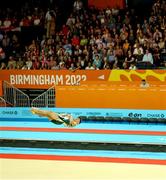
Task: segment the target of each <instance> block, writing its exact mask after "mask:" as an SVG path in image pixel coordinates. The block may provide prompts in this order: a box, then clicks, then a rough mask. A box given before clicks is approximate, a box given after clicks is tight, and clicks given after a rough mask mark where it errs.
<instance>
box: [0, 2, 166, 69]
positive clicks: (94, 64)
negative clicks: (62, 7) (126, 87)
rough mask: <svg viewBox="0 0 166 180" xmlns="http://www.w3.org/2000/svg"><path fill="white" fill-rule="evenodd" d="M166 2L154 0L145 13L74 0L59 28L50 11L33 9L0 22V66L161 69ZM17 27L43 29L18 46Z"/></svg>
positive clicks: (164, 55) (165, 59)
mask: <svg viewBox="0 0 166 180" xmlns="http://www.w3.org/2000/svg"><path fill="white" fill-rule="evenodd" d="M165 9H166V3H165V1H164V0H156V1H155V2H154V4H153V6H152V8H151V12H150V14H149V16H148V17H143V16H141V17H140V16H139V15H137V13H136V12H135V11H134V10H133V9H129V8H127V7H126V8H125V9H123V10H120V9H110V8H106V9H102V10H99V9H96V8H95V7H84V5H83V3H82V2H81V0H76V1H75V2H74V4H73V10H72V12H71V13H70V16H69V17H68V18H67V20H66V23H65V24H64V25H63V26H62V28H61V30H60V31H57V30H56V17H57V16H56V9H55V8H54V9H53V8H52V9H47V10H46V9H45V10H42V9H40V8H38V7H34V8H33V9H32V10H31V11H30V12H29V11H28V10H26V9H24V11H28V13H27V14H26V15H25V14H24V16H22V17H20V18H16V17H15V16H13V18H12V19H11V18H9V17H5V18H2V19H1V20H0V27H1V28H0V29H1V31H0V32H1V33H0V69H52V70H53V69H55V70H63V69H70V70H77V69H92V70H93V69H95V70H99V69H131V70H132V69H133V70H135V69H146V68H150V69H151V68H156V69H158V68H160V69H166V49H165V41H166V29H165V27H166V16H165ZM22 26H41V27H44V28H45V29H46V31H45V33H44V34H43V37H42V39H33V40H32V42H31V43H30V44H26V45H22V43H21V39H20V38H19V36H18V35H17V34H16V33H13V34H12V36H9V33H8V32H9V31H12V30H13V29H16V28H17V29H18V27H19V28H21V27H22Z"/></svg>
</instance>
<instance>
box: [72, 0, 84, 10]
mask: <svg viewBox="0 0 166 180" xmlns="http://www.w3.org/2000/svg"><path fill="white" fill-rule="evenodd" d="M82 6H83V4H82V2H81V0H76V1H75V2H74V9H75V10H76V11H80V10H81V9H82Z"/></svg>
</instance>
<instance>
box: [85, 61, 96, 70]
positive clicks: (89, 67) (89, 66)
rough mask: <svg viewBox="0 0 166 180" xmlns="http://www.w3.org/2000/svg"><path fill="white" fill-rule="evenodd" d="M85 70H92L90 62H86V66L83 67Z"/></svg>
mask: <svg viewBox="0 0 166 180" xmlns="http://www.w3.org/2000/svg"><path fill="white" fill-rule="evenodd" d="M85 69H86V70H94V67H93V65H92V64H91V62H88V66H86V67H85Z"/></svg>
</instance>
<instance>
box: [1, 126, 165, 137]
mask: <svg viewBox="0 0 166 180" xmlns="http://www.w3.org/2000/svg"><path fill="white" fill-rule="evenodd" d="M0 130H1V131H33V132H62V133H63V132H69V133H96V134H136V135H157V136H165V135H166V132H162V131H133V130H132V131H131V130H130V131H129V130H107V129H106V130H102V129H74V128H63V129H62V128H32V127H0Z"/></svg>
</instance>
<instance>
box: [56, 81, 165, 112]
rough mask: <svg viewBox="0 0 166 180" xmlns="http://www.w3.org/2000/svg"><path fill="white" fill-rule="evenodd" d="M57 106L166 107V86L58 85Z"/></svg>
mask: <svg viewBox="0 0 166 180" xmlns="http://www.w3.org/2000/svg"><path fill="white" fill-rule="evenodd" d="M56 107H63V108H64V107H65V108H67V107H71V108H78V107H79V108H114V109H118V108H121V109H154V110H155V109H157V110H165V109H166V88H165V87H163V88H161V87H149V88H140V87H139V86H112V85H103V86H102V85H98V84H92V85H89V86H87V85H85V86H84V85H82V86H66V87H64V86H57V87H56Z"/></svg>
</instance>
